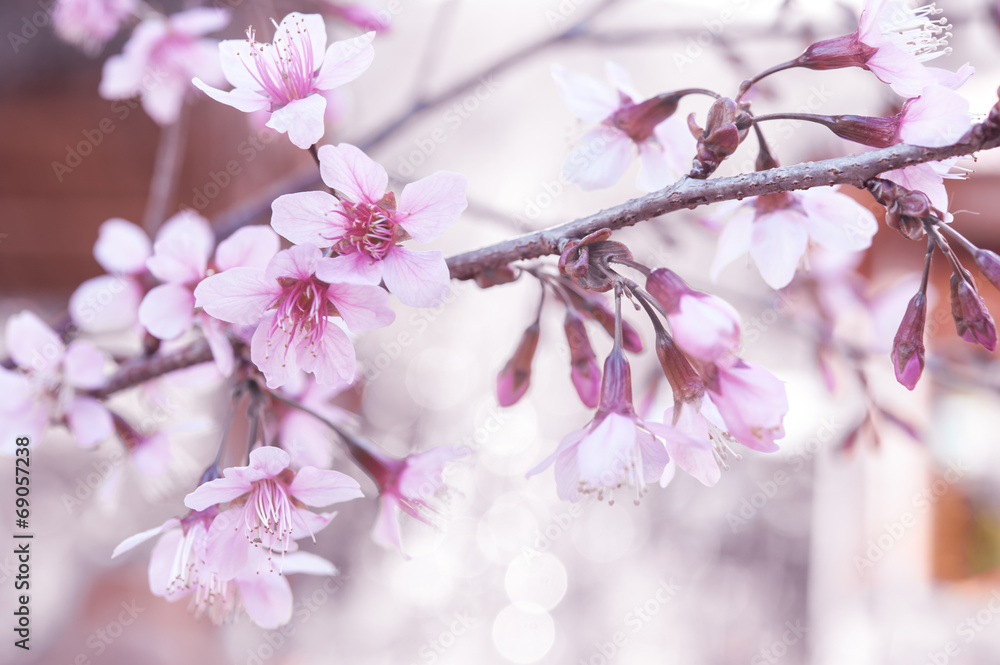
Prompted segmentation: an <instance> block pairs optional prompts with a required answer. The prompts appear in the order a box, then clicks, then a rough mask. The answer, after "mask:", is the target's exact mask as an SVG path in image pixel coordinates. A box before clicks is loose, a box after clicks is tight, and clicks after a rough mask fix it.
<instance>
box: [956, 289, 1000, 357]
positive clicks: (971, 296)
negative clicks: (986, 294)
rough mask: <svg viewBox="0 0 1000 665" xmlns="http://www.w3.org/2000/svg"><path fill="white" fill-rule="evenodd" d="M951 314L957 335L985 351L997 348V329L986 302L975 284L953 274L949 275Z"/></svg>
mask: <svg viewBox="0 0 1000 665" xmlns="http://www.w3.org/2000/svg"><path fill="white" fill-rule="evenodd" d="M951 315H952V317H953V318H954V319H955V329H956V330H957V331H958V336H959V337H961V338H962V339H964V340H965V341H966V342H970V343H972V344H981V345H982V346H983V347H984V348H985V349H986V350H987V351H993V350H995V349H996V348H997V329H996V326H995V325H994V323H993V317H992V316H990V313H989V311H988V310H987V309H986V303H985V302H983V298H982V296H980V295H979V292H978V291H976V288H975V286H973V285H972V284H971V283H969V282H968V281H966V280H964V279H962V278H960V277H959V276H958V275H955V274H953V275H952V276H951Z"/></svg>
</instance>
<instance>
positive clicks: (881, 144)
mask: <svg viewBox="0 0 1000 665" xmlns="http://www.w3.org/2000/svg"><path fill="white" fill-rule="evenodd" d="M902 117H903V114H902V113H897V114H896V115H893V116H889V117H887V118H876V117H872V116H866V115H835V116H830V120H831V122H829V123H823V124H825V125H826V126H827V127H829V128H830V131H832V132H833V133H834V134H836V135H837V136H839V137H840V138H842V139H847V140H848V141H854V142H855V143H860V144H862V145H869V146H872V147H873V148H888V147H889V146H891V145H895V144H896V143H898V142H899V141H898V137H897V132H898V131H899V121H900V119H901V118H902Z"/></svg>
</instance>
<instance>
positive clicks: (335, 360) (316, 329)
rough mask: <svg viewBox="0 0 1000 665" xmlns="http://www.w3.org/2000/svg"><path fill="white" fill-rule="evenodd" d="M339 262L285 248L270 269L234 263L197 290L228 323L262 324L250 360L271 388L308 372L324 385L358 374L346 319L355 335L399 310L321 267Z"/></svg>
mask: <svg viewBox="0 0 1000 665" xmlns="http://www.w3.org/2000/svg"><path fill="white" fill-rule="evenodd" d="M329 261H332V259H329V258H323V256H322V254H321V252H320V250H319V248H318V247H316V246H315V245H296V246H295V247H292V248H291V249H287V250H283V251H281V252H278V253H277V254H276V255H275V256H274V258H273V259H271V261H270V262H269V263H268V265H267V269H266V270H260V269H259V268H253V267H236V268H230V269H229V270H226V271H225V272H221V273H218V274H216V275H211V276H209V277H207V278H205V279H204V280H203V281H202V282H201V283H200V284H198V286H197V287H196V288H195V290H194V295H195V301H196V304H197V306H199V307H203V308H204V310H205V311H206V312H208V314H209V315H210V316H213V317H215V318H217V319H220V320H222V321H228V322H229V323H235V324H239V325H245V326H255V330H254V333H253V338H252V340H251V342H250V358H251V359H252V360H253V362H254V364H256V365H257V367H258V368H260V370H261V371H262V372H263V373H264V376H265V378H266V379H267V386H268V387H269V388H278V387H280V386H282V385H284V384H285V383H286V382H287V381H288V380H289V378H290V377H291V376H292V375H294V374H295V372H296V371H298V370H299V369H301V370H302V371H304V372H308V373H311V374H315V375H316V381H317V382H318V383H320V384H321V385H337V384H342V383H346V382H349V381H351V380H353V379H354V372H355V368H356V362H357V359H356V356H355V353H354V347H353V346H352V345H351V341H350V340H349V339H348V338H347V335H346V333H344V331H343V330H341V329H340V327H339V326H338V325H337V324H336V323H335V322H334V318H333V317H337V316H339V317H340V318H342V319H343V320H344V323H346V324H347V327H348V328H349V329H350V330H351V331H352V332H364V331H366V330H373V329H375V328H380V327H382V326H386V325H389V324H390V323H392V320H393V319H394V318H395V314H394V313H393V311H392V310H391V309H390V308H389V296H388V295H387V294H386V292H385V291H383V290H382V289H380V288H379V287H377V286H368V285H357V284H341V283H328V282H325V281H323V280H321V279H319V277H318V275H317V272H318V271H320V270H322V269H323V267H324V265H326V264H327V263H328V262H329Z"/></svg>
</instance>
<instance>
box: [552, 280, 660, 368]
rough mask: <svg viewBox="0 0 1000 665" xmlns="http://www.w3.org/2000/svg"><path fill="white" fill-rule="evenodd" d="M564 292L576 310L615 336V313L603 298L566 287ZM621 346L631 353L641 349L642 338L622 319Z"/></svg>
mask: <svg viewBox="0 0 1000 665" xmlns="http://www.w3.org/2000/svg"><path fill="white" fill-rule="evenodd" d="M566 294H567V295H568V296H569V299H570V301H571V302H572V303H573V306H574V307H576V311H577V312H579V313H580V314H582V315H584V316H585V317H587V318H588V319H591V320H592V321H596V322H597V323H599V324H601V326H602V327H603V328H604V329H605V330H607V331H608V334H609V335H611V336H612V337H614V336H615V315H614V312H612V311H611V308H609V307H608V306H607V303H605V302H604V300H603V298H601V297H600V296H592V297H591V296H586V297H585V296H583V295H581V294H579V293H577V292H576V291H574V290H572V289H567V290H566ZM622 347H624V349H625V350H626V351H630V352H632V353H639V352H640V351H642V338H641V337H640V336H639V331H638V330H636V329H635V328H634V327H633V326H632V324H630V323H629V322H628V321H622Z"/></svg>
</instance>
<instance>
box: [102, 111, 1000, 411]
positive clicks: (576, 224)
mask: <svg viewBox="0 0 1000 665" xmlns="http://www.w3.org/2000/svg"><path fill="white" fill-rule="evenodd" d="M998 107H1000V104H998ZM998 115H1000V114H998ZM996 147H1000V126H998V125H997V123H995V122H993V123H991V122H990V121H987V122H986V123H984V124H980V125H976V126H974V127H973V128H972V130H971V131H970V132H969V133H968V134H966V136H965V137H963V139H962V140H960V141H959V142H957V143H954V144H952V145H947V146H942V147H940V148H922V147H920V146H913V145H905V144H902V145H897V146H892V147H889V148H883V149H881V150H872V151H870V152H866V153H863V154H861V155H848V156H847V157H837V158H835V159H827V160H823V161H819V162H805V163H802V164H795V165H793V166H781V167H778V168H775V169H770V170H768V171H757V172H755V173H744V174H741V175H738V176H732V177H729V178H714V179H709V180H696V179H693V178H687V177H685V178H683V179H681V180H680V181H679V182H677V183H676V184H674V185H673V186H671V187H667V188H666V189H663V190H661V191H659V192H653V193H652V194H647V195H646V196H643V197H640V198H637V199H632V200H631V201H626V202H625V203H622V204H621V205H617V206H615V207H613V208H608V209H607V210H602V211H600V212H598V213H595V214H593V215H590V216H588V217H582V218H580V219H576V220H573V221H571V222H568V223H566V224H561V225H559V226H554V227H551V228H548V229H544V230H542V231H536V232H534V233H528V234H525V235H522V236H519V237H517V238H512V239H510V240H505V241H502V242H499V243H496V244H494V245H490V246H488V247H483V248H481V249H477V250H474V251H471V252H466V253H464V254H458V255H455V256H452V257H450V258H449V259H448V268H449V270H450V272H451V277H452V279H461V280H466V279H472V278H473V277H475V276H476V275H477V274H478V273H479V272H481V271H483V270H484V269H486V268H496V267H500V266H504V265H507V264H508V263H511V262H513V261H522V260H526V259H533V258H538V257H541V256H547V255H551V254H558V253H559V252H560V250H561V249H562V247H563V245H564V244H565V243H566V241H568V240H570V239H572V238H581V237H583V236H585V235H587V234H588V233H592V232H594V231H597V230H600V229H604V228H608V229H612V230H615V229H621V228H624V227H626V226H633V225H635V224H638V223H639V222H642V221H645V220H649V219H652V218H654V217H658V216H660V215H663V214H666V213H669V212H673V211H675V210H680V209H681V208H692V209H693V208H697V207H699V206H702V205H706V204H709V203H717V202H719V201H729V200H733V199H743V198H746V197H750V196H760V195H762V194H772V193H775V192H790V191H796V190H802V189H810V188H812V187H822V186H826V185H853V186H855V187H858V188H863V187H864V183H865V182H866V181H867V180H870V179H871V178H874V177H876V176H878V175H879V174H881V173H884V172H886V171H891V170H893V169H898V168H902V167H905V166H912V165H914V164H921V163H924V162H931V161H939V160H942V159H947V158H948V157H955V156H960V155H970V154H972V153H974V152H977V151H979V150H989V149H992V148H996ZM211 359H212V352H211V350H210V349H209V347H208V342H206V341H205V340H204V339H202V340H198V341H196V342H193V343H191V344H190V345H189V346H187V347H185V348H183V349H181V350H179V351H175V352H173V353H171V354H169V355H164V356H157V357H154V358H146V359H142V360H136V361H133V362H132V363H129V364H127V365H125V366H124V367H122V368H121V369H120V370H119V371H118V372H117V373H116V374H115V375H113V376H112V377H111V378H110V379H109V381H108V383H107V384H106V385H105V386H104V387H103V388H101V389H99V390H95V391H92V392H91V393H90V394H91V395H93V396H94V397H97V398H105V397H108V396H109V395H112V394H114V393H116V392H118V391H121V390H125V389H126V388H130V387H132V386H136V385H138V384H140V383H143V382H144V381H148V380H150V379H154V378H156V377H158V376H162V375H163V374H166V373H168V372H173V371H176V370H178V369H183V368H185V367H190V366H192V365H197V364H198V363H203V362H208V361H209V360H211Z"/></svg>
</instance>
